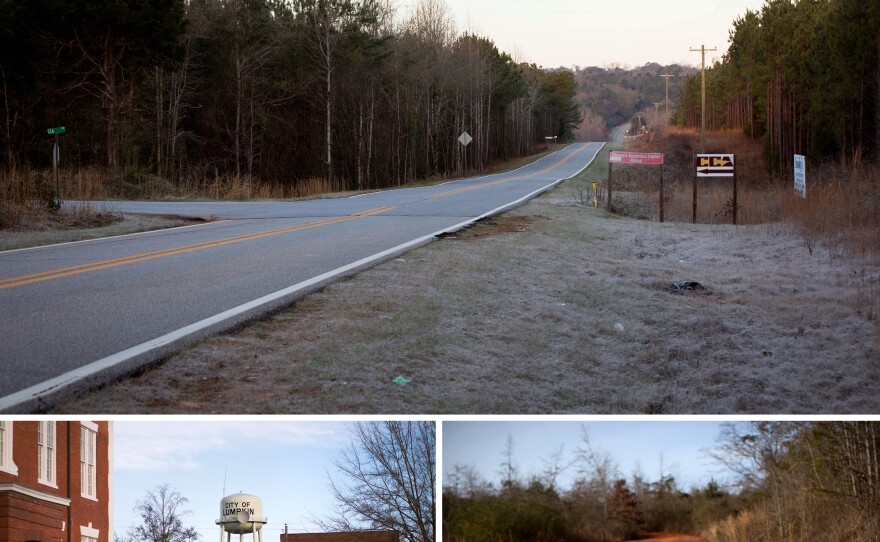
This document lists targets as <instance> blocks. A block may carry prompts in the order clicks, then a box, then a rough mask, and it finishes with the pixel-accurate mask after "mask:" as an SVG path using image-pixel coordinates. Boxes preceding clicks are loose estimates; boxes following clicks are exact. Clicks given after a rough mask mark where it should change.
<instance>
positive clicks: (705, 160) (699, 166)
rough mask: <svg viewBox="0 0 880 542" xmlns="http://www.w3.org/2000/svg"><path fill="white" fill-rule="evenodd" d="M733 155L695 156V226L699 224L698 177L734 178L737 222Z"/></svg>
mask: <svg viewBox="0 0 880 542" xmlns="http://www.w3.org/2000/svg"><path fill="white" fill-rule="evenodd" d="M734 166H735V156H734V155H733V154H697V155H694V216H693V220H694V224H696V223H697V177H733V223H734V225H736V220H737V207H738V206H739V204H738V202H737V186H736V185H737V183H736V168H735V167H734Z"/></svg>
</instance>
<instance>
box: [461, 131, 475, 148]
mask: <svg viewBox="0 0 880 542" xmlns="http://www.w3.org/2000/svg"><path fill="white" fill-rule="evenodd" d="M473 140H474V138H472V137H471V134H469V133H467V132H462V133H461V135H460V136H458V142H459V143H461V144H462V145H464V146H465V147H467V146H468V144H469V143H470V142H471V141H473Z"/></svg>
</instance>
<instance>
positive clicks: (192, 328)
mask: <svg viewBox="0 0 880 542" xmlns="http://www.w3.org/2000/svg"><path fill="white" fill-rule="evenodd" d="M604 146H605V144H604V143H603V144H602V146H601V147H599V149H598V150H597V151H596V153H595V154H594V155H593V158H592V159H590V161H589V162H587V164H586V165H585V166H584V167H582V168H581V169H579V170H577V171H576V172H575V173H573V174H571V175H570V176H568V177H565V178H560V179H557V180H555V181H553V182H552V183H550V184H548V185H545V186H543V187H541V188H539V189H537V190H535V191H533V192H530V193H529V194H527V195H525V196H523V197H521V198H519V199H518V200H516V201H512V202H510V203H506V204H504V205H502V206H500V207H496V208H495V209H493V210H491V211H489V212H486V213H483V214H481V215H480V216H477V217H474V218H470V219H468V220H465V221H463V222H460V223H458V224H456V225H454V226H451V227H447V228H443V229H442V230H438V231H436V232H434V233H431V234H428V235H423V236H422V237H419V238H417V239H413V240H412V241H408V242H406V243H403V244H400V245H397V246H395V247H392V248H389V249H386V250H383V251H382V252H378V253H376V254H373V255H371V256H367V257H366V258H362V259H360V260H358V261H356V262H352V263H350V264H348V265H344V266H342V267H338V268H336V269H333V270H331V271H327V272H326V273H322V274H321V275H318V276H316V277H312V278H310V279H308V280H304V281H302V282H299V283H297V284H294V285H293V286H288V287H287V288H284V289H282V290H278V291H276V292H273V293H271V294H268V295H265V296H263V297H259V298H257V299H254V300H253V301H249V302H247V303H244V304H242V305H239V306H237V307H233V308H231V309H229V310H226V311H223V312H221V313H218V314H215V315H214V316H211V317H208V318H205V319H204V320H200V321H198V322H195V323H193V324H190V325H188V326H184V327H182V328H180V329H177V330H174V331H172V332H171V333H166V334H165V335H162V336H161V337H157V338H155V339H153V340H150V341H147V342H144V343H141V344H139V345H136V346H133V347H131V348H127V349H125V350H122V351H120V352H117V353H115V354H112V355H110V356H107V357H105V358H102V359H99V360H97V361H93V362H92V363H89V364H88V365H83V366H82V367H78V368H76V369H74V370H72V371H68V372H66V373H64V374H62V375H59V376H56V377H54V378H51V379H49V380H46V381H43V382H40V383H39V384H35V385H33V386H31V387H29V388H26V389H23V390H21V391H18V392H15V393H13V394H10V395H7V396H5V397H0V412H3V411H6V410H7V409H11V408H14V407H16V406H18V405H20V404H22V403H25V402H27V401H33V400H38V399H40V398H42V397H44V396H46V395H49V394H51V393H54V392H56V391H59V390H61V389H63V388H65V387H67V386H69V385H71V384H75V383H76V382H78V381H80V380H83V379H85V378H88V377H90V376H93V375H95V374H97V373H100V372H101V371H103V370H105V369H109V368H111V367H114V366H116V365H118V364H120V363H123V362H125V361H128V360H129V359H131V358H134V357H136V356H139V355H141V354H145V353H146V352H149V351H150V350H154V349H156V348H161V347H163V346H167V345H169V344H172V343H173V342H175V341H177V340H179V339H182V338H184V337H186V336H188V335H191V334H193V333H197V332H199V331H201V330H203V329H206V328H209V327H211V326H213V325H215V324H218V323H220V322H222V321H224V320H228V319H230V318H234V317H235V316H239V315H241V314H243V313H246V312H248V311H250V310H253V309H255V308H258V307H260V306H261V305H265V304H268V303H271V302H273V301H277V300H278V299H281V298H283V297H286V296H289V295H292V294H295V293H297V292H298V291H300V290H304V289H307V288H309V287H311V286H314V285H316V284H319V283H321V282H323V281H326V280H328V279H331V278H334V277H336V276H339V275H342V274H345V273H346V272H348V271H351V270H353V269H357V268H359V267H362V266H365V265H368V264H370V263H373V262H377V261H382V260H383V259H384V258H385V257H387V256H390V255H394V254H399V253H401V252H405V251H406V250H407V249H410V248H412V247H414V246H418V245H419V244H426V243H427V242H429V241H431V240H432V239H434V238H436V237H438V236H439V235H442V234H444V233H450V232H456V231H459V230H461V229H463V228H465V227H467V226H468V225H470V224H473V223H474V222H477V221H479V220H482V219H483V218H486V217H488V216H492V215H494V214H498V213H500V212H502V211H505V210H507V209H510V208H512V207H516V206H517V205H519V204H520V203H522V202H524V201H526V200H528V199H531V198H532V197H534V196H536V195H538V194H540V193H542V192H546V191H547V190H549V189H550V188H553V187H555V186H556V185H558V184H559V183H561V182H563V181H565V180H568V179H571V178H572V177H574V176H575V175H577V174H579V173H580V172H581V171H583V170H585V169H586V168H588V167H589V166H590V164H592V163H593V161H594V160H595V159H596V156H598V155H599V151H601V150H602V147H604ZM197 225H201V224H197ZM185 227H189V226H185ZM144 233H146V232H144Z"/></svg>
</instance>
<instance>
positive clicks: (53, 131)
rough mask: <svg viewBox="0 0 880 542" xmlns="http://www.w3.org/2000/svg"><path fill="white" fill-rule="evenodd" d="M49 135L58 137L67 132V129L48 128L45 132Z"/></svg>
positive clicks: (60, 127)
mask: <svg viewBox="0 0 880 542" xmlns="http://www.w3.org/2000/svg"><path fill="white" fill-rule="evenodd" d="M46 132H47V133H48V134H49V135H58V134H63V133H65V132H67V128H65V127H64V126H58V127H57V128H49V129H48V130H46Z"/></svg>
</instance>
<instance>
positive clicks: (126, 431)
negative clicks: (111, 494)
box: [113, 421, 349, 470]
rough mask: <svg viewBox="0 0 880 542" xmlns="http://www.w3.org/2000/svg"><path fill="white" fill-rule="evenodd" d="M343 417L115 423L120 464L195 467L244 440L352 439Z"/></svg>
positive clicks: (316, 443) (327, 443)
mask: <svg viewBox="0 0 880 542" xmlns="http://www.w3.org/2000/svg"><path fill="white" fill-rule="evenodd" d="M348 436H349V433H348V426H347V424H345V423H342V422H282V421H278V422H272V421H270V422H264V421H155V422H154V421H148V422H122V421H119V422H115V423H114V444H113V448H114V467H115V468H116V469H121V470H123V469H130V470H171V469H183V470H193V469H197V468H200V467H201V466H202V462H201V461H200V460H199V456H200V455H202V454H204V453H206V452H208V451H212V452H216V451H222V450H224V449H232V448H234V447H239V446H241V444H242V442H245V443H247V444H248V445H252V446H266V445H271V446H275V447H277V446H284V447H289V448H295V447H299V446H309V447H322V448H338V447H339V446H341V445H343V444H344V443H346V442H347V441H348V438H349V437H348Z"/></svg>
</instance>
